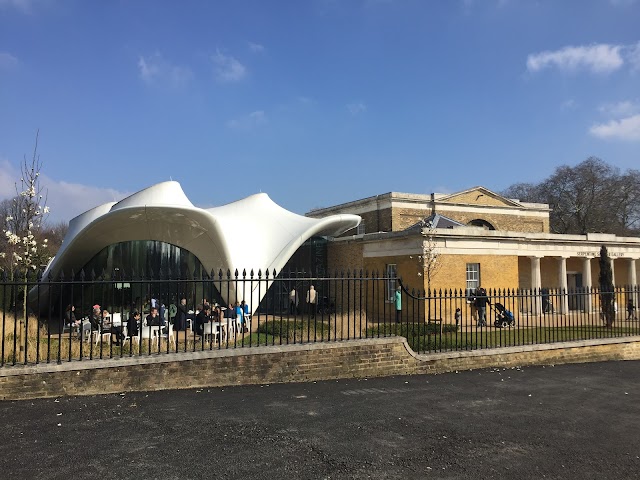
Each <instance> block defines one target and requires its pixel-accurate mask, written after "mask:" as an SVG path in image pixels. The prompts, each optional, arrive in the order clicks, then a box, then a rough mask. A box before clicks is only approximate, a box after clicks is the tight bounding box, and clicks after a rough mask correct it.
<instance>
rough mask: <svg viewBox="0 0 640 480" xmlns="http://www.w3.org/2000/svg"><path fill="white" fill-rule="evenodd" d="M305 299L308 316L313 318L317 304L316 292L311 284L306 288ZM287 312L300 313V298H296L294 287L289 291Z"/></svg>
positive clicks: (296, 293)
mask: <svg viewBox="0 0 640 480" xmlns="http://www.w3.org/2000/svg"><path fill="white" fill-rule="evenodd" d="M305 301H306V303H307V311H308V312H309V318H315V317H316V311H317V306H318V292H317V291H316V289H315V287H314V286H313V285H311V286H310V287H309V290H307V296H306V297H305ZM289 314H291V315H300V299H299V298H298V292H297V291H296V288H295V287H293V288H292V289H291V291H290V292H289Z"/></svg>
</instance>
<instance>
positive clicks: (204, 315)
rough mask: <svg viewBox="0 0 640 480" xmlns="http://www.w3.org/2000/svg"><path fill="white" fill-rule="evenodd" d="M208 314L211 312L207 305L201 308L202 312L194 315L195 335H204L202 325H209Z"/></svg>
mask: <svg viewBox="0 0 640 480" xmlns="http://www.w3.org/2000/svg"><path fill="white" fill-rule="evenodd" d="M210 312H211V307H209V304H205V305H203V306H202V310H200V311H199V312H198V315H196V320H195V324H196V329H195V332H196V335H202V334H203V333H204V324H205V323H209V313H210Z"/></svg>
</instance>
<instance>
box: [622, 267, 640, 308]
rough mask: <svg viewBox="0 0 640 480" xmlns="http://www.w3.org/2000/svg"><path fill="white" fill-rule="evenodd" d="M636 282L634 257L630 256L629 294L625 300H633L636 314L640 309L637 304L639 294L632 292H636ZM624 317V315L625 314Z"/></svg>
mask: <svg viewBox="0 0 640 480" xmlns="http://www.w3.org/2000/svg"><path fill="white" fill-rule="evenodd" d="M637 283H638V277H637V276H636V259H635V258H630V259H629V289H630V291H629V296H628V298H627V302H628V301H629V299H631V301H632V302H633V305H634V306H635V307H636V316H637V315H638V312H639V311H640V310H639V308H638V307H640V305H638V300H640V298H639V295H635V294H634V292H636V290H637V289H638V287H637ZM626 308H627V307H626V305H625V306H624V310H625V311H626ZM625 318H626V316H625Z"/></svg>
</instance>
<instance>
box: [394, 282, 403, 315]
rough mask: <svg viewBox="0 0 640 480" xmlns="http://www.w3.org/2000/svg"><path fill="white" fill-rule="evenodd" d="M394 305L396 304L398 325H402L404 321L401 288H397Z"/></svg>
mask: <svg viewBox="0 0 640 480" xmlns="http://www.w3.org/2000/svg"><path fill="white" fill-rule="evenodd" d="M394 303H395V304H396V323H400V321H401V320H402V289H401V288H400V287H399V286H398V288H396V294H395V299H394Z"/></svg>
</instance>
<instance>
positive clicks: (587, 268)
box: [582, 257, 591, 313]
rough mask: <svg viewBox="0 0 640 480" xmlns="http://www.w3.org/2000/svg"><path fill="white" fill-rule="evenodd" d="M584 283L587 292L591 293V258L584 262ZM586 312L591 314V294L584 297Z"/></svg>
mask: <svg viewBox="0 0 640 480" xmlns="http://www.w3.org/2000/svg"><path fill="white" fill-rule="evenodd" d="M582 283H583V284H584V288H585V291H586V292H591V259H590V258H589V257H587V258H585V259H583V260H582ZM584 311H585V312H587V313H589V312H591V294H590V293H589V294H585V295H584Z"/></svg>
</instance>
